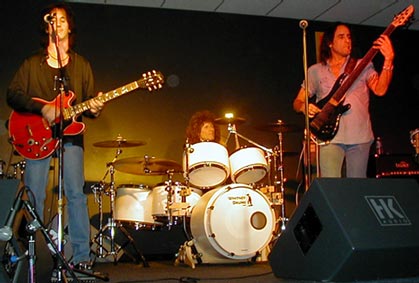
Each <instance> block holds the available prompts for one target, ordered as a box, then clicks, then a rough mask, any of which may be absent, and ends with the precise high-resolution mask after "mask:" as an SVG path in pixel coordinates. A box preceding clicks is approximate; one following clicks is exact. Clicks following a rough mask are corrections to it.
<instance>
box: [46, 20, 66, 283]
mask: <svg viewBox="0 0 419 283" xmlns="http://www.w3.org/2000/svg"><path fill="white" fill-rule="evenodd" d="M49 24H50V25H51V30H52V37H53V38H54V45H55V48H56V52H57V61H58V68H59V73H60V74H59V76H60V77H59V78H58V81H59V83H60V88H59V89H60V93H59V99H58V103H59V104H60V105H59V109H60V116H59V128H58V131H57V130H56V129H55V135H56V138H58V147H57V150H58V154H57V156H58V164H59V165H58V207H57V214H58V225H57V230H58V240H57V250H58V252H59V253H60V254H62V253H63V252H62V251H63V239H64V235H63V231H64V228H63V227H64V225H63V184H64V172H63V171H64V145H63V136H64V116H63V113H64V105H63V97H62V95H63V94H64V95H65V96H68V95H69V89H68V82H67V79H66V77H65V70H64V67H63V65H62V61H61V54H60V49H59V38H58V33H57V31H56V30H55V27H54V21H53V20H52V19H51V21H50V22H49ZM60 259H64V258H63V257H60ZM64 260H65V259H64ZM63 264H64V265H65V266H66V267H67V268H68V264H65V263H63V262H61V261H60V260H59V261H57V265H58V266H57V282H58V283H60V282H66V281H67V280H64V281H63V278H62V277H63V274H64V272H62V269H63Z"/></svg>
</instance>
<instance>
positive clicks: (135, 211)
mask: <svg viewBox="0 0 419 283" xmlns="http://www.w3.org/2000/svg"><path fill="white" fill-rule="evenodd" d="M151 206H152V198H151V191H150V189H148V187H147V186H145V185H132V184H130V185H120V186H119V187H118V189H117V192H116V199H115V211H114V217H115V220H118V221H124V222H129V223H132V224H134V225H135V226H137V227H144V228H153V227H154V226H155V225H158V223H155V221H154V219H153V216H152V215H151Z"/></svg>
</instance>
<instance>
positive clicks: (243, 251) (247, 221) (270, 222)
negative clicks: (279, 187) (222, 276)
mask: <svg viewBox="0 0 419 283" xmlns="http://www.w3.org/2000/svg"><path fill="white" fill-rule="evenodd" d="M190 226H191V233H192V236H193V238H194V240H195V245H196V247H197V249H198V252H199V253H202V254H203V257H202V258H203V262H205V258H206V255H208V257H209V258H211V259H212V260H214V259H215V260H216V261H218V260H220V261H221V262H222V261H223V260H226V259H230V260H231V259H233V260H243V259H249V258H251V257H253V256H255V255H256V252H258V251H260V250H262V249H263V248H265V247H266V246H267V245H268V244H269V242H270V241H271V239H272V235H273V233H274V229H275V213H274V211H273V209H272V207H271V204H270V203H269V200H268V199H267V198H266V197H265V196H264V195H263V194H262V193H260V192H259V191H257V190H253V189H252V188H251V187H250V186H248V185H245V184H231V185H227V186H224V187H221V188H219V189H213V190H211V191H209V192H207V193H205V194H204V195H203V196H202V197H201V199H200V200H199V201H198V203H197V204H196V205H195V207H194V209H193V210H192V216H191V223H190Z"/></svg>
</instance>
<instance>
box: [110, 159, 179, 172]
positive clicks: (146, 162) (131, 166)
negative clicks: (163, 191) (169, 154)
mask: <svg viewBox="0 0 419 283" xmlns="http://www.w3.org/2000/svg"><path fill="white" fill-rule="evenodd" d="M114 166H115V169H116V170H118V171H121V172H124V173H129V174H135V175H166V174H168V173H181V172H182V166H181V165H180V164H179V163H177V162H176V161H173V160H168V159H157V158H147V157H129V158H124V159H121V160H117V161H115V163H114Z"/></svg>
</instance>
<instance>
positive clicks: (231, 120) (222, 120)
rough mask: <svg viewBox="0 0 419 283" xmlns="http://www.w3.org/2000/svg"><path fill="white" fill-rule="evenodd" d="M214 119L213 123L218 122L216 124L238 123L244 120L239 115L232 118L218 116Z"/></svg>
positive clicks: (244, 120)
mask: <svg viewBox="0 0 419 283" xmlns="http://www.w3.org/2000/svg"><path fill="white" fill-rule="evenodd" d="M214 121H215V124H218V125H228V124H235V125H240V124H243V123H244V122H246V119H245V118H241V117H233V118H226V117H220V118H216V119H215V120H214Z"/></svg>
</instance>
